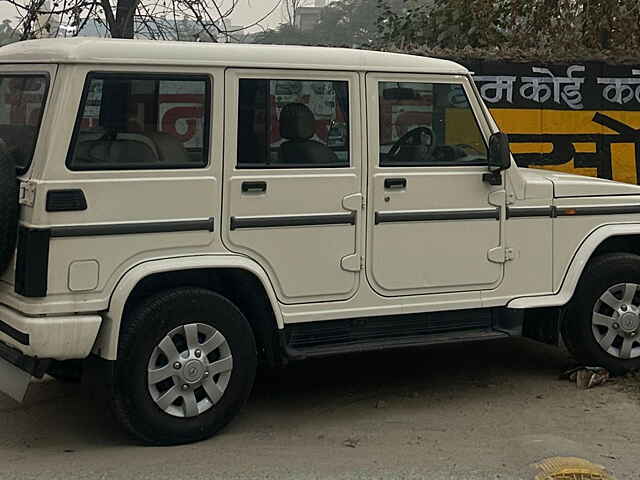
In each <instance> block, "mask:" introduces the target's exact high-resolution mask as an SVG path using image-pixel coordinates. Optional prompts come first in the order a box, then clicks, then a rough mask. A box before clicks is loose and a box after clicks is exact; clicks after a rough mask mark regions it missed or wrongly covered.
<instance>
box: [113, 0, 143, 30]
mask: <svg viewBox="0 0 640 480" xmlns="http://www.w3.org/2000/svg"><path fill="white" fill-rule="evenodd" d="M137 6H138V0H118V4H117V6H116V18H115V20H116V21H115V25H114V28H112V30H111V38H133V26H134V22H133V17H134V14H135V11H136V8H137Z"/></svg>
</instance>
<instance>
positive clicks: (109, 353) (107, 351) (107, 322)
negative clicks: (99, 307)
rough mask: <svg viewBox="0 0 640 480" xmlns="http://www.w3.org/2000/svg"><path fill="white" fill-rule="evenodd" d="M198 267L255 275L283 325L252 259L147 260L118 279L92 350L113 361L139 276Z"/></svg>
mask: <svg viewBox="0 0 640 480" xmlns="http://www.w3.org/2000/svg"><path fill="white" fill-rule="evenodd" d="M200 268H239V269H242V270H247V271H249V272H250V273H252V274H253V275H255V276H256V277H257V278H258V280H260V282H261V283H262V285H263V287H264V289H265V291H266V292H267V296H268V298H269V301H270V303H271V307H272V308H273V313H274V316H275V319H276V323H277V325H278V328H279V329H282V328H284V322H283V320H282V312H281V311H280V307H279V304H278V301H277V299H276V295H275V292H274V290H273V286H272V284H271V281H270V280H269V277H268V276H267V274H266V272H265V271H264V270H263V269H262V267H260V265H259V264H257V263H256V262H254V261H253V260H251V259H249V258H246V257H241V256H237V255H198V256H192V257H178V258H167V259H162V260H151V261H148V262H145V263H142V264H140V265H137V266H135V267H133V268H132V269H131V270H129V271H128V272H127V273H125V274H124V275H123V277H122V278H121V279H120V280H119V282H118V284H117V285H116V288H115V289H114V291H113V293H112V295H111V300H110V302H109V309H108V310H107V312H106V313H104V314H103V321H102V325H101V327H100V332H99V333H98V337H97V339H96V342H95V344H94V347H93V353H94V354H96V355H98V356H100V357H102V358H104V359H105V360H115V359H116V358H117V355H118V337H119V335H120V325H121V323H122V315H123V313H124V307H125V304H126V302H127V299H128V298H129V295H130V294H131V292H132V291H133V289H134V288H135V287H136V285H137V284H138V283H139V282H140V281H141V280H142V279H144V278H145V277H148V276H149V275H153V274H156V273H166V272H172V271H181V270H194V269H200Z"/></svg>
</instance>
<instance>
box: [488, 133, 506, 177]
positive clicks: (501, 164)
mask: <svg viewBox="0 0 640 480" xmlns="http://www.w3.org/2000/svg"><path fill="white" fill-rule="evenodd" d="M510 166H511V151H510V150H509V137H508V136H507V135H506V134H505V133H502V132H498V133H494V134H493V135H491V137H490V138H489V173H487V174H485V175H484V176H483V180H485V181H486V182H488V183H489V184H490V185H502V176H501V175H500V172H502V171H503V170H506V169H508V168H509V167H510Z"/></svg>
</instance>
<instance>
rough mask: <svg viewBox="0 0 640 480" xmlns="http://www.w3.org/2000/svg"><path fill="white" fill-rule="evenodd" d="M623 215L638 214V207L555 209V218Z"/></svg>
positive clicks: (639, 210) (639, 211)
mask: <svg viewBox="0 0 640 480" xmlns="http://www.w3.org/2000/svg"><path fill="white" fill-rule="evenodd" d="M625 213H627V214H628V213H640V205H611V206H601V207H600V206H598V207H589V206H585V207H555V216H557V217H575V216H579V215H621V214H625Z"/></svg>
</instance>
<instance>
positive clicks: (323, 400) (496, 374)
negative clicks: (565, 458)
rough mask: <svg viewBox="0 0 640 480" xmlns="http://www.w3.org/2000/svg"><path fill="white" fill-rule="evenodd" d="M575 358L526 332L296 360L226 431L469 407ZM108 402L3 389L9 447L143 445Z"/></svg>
mask: <svg viewBox="0 0 640 480" xmlns="http://www.w3.org/2000/svg"><path fill="white" fill-rule="evenodd" d="M570 363H571V361H570V359H569V357H568V355H567V353H566V352H565V351H563V350H561V349H559V348H554V347H550V346H546V345H543V344H540V343H537V342H533V341H529V340H526V339H506V340H492V341H486V342H477V343H461V344H452V345H438V346H432V347H428V348H415V349H408V350H390V351H378V352H370V353H361V354H351V355H342V356H338V357H331V358H323V359H313V360H306V361H300V362H295V363H292V364H290V365H288V366H287V367H285V368H282V369H278V370H268V371H265V370H262V371H260V372H259V373H258V376H257V378H256V383H255V387H254V389H253V392H252V394H251V397H250V399H249V401H248V404H247V405H246V406H245V409H244V411H243V413H242V415H240V418H239V419H238V420H237V421H234V422H232V424H231V425H230V426H229V427H228V428H227V429H226V433H227V434H231V435H243V434H244V433H246V432H251V433H252V434H254V433H256V432H261V431H263V432H264V431H270V430H271V429H272V426H273V425H274V424H277V423H279V422H284V423H289V422H290V423H291V424H295V425H296V426H297V427H298V428H304V425H305V424H307V423H311V422H314V421H317V415H330V416H331V421H333V422H344V421H348V422H354V421H358V420H359V419H362V418H366V416H367V415H370V414H371V409H362V408H359V405H362V404H363V402H364V403H365V404H367V405H368V406H371V407H376V408H377V407H380V406H382V407H383V408H384V405H386V404H392V405H398V404H401V405H402V408H403V409H405V410H406V411H407V412H408V413H411V411H412V410H419V409H429V408H430V404H431V403H433V402H449V403H454V404H455V403H458V404H459V405H458V406H459V407H460V408H464V407H465V406H469V405H470V404H471V405H473V404H474V402H481V401H483V400H487V399H492V398H495V397H496V395H497V394H500V392H501V391H508V390H510V389H513V388H532V389H534V390H535V389H539V388H540V385H541V384H542V385H544V384H545V383H549V382H558V379H557V378H558V374H559V373H561V372H562V371H563V370H564V369H565V368H566V367H567V366H568V365H570ZM573 388H574V389H575V387H573ZM0 395H1V394H0ZM398 401H400V402H398ZM103 404H104V402H101V401H97V402H96V401H95V399H93V398H92V397H91V395H90V394H88V393H87V392H86V390H85V389H83V388H82V387H81V385H76V384H65V383H61V382H57V381H53V380H49V381H43V382H38V383H35V384H33V385H32V386H31V387H30V391H29V393H28V397H27V399H26V401H25V402H24V403H23V404H17V403H15V402H14V401H13V400H11V399H9V398H8V397H5V396H0V424H2V425H3V428H2V429H0V448H5V449H15V451H16V452H17V451H20V450H23V449H25V448H27V449H28V448H44V449H46V448H48V447H49V448H55V449H56V451H59V450H63V451H67V450H69V451H74V450H75V449H78V448H81V449H83V450H87V449H94V448H104V447H109V446H115V445H119V446H123V445H134V444H135V442H134V441H132V440H131V439H130V438H128V437H127V436H126V435H125V434H124V433H123V432H122V431H121V430H120V429H119V428H118V427H117V425H116V424H115V422H114V420H113V418H112V416H111V414H110V413H109V412H108V411H107V410H106V409H105V408H104V407H103Z"/></svg>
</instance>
